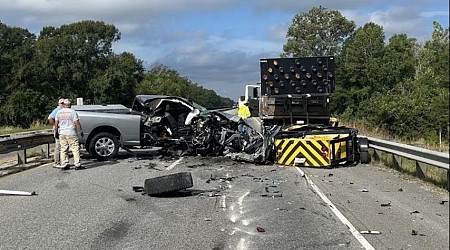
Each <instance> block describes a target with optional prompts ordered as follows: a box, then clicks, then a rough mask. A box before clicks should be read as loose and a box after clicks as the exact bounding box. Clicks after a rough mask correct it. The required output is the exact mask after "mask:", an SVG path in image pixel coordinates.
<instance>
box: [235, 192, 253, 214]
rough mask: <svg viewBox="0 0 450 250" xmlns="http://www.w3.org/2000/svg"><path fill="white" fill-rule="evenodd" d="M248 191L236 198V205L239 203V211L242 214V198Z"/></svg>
mask: <svg viewBox="0 0 450 250" xmlns="http://www.w3.org/2000/svg"><path fill="white" fill-rule="evenodd" d="M249 194H250V191H247V192H245V194H244V195H242V196H241V197H239V199H238V205H239V213H240V214H243V213H244V212H243V211H242V203H243V202H244V198H245V196H247V195H249Z"/></svg>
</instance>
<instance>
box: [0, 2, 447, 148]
mask: <svg viewBox="0 0 450 250" xmlns="http://www.w3.org/2000/svg"><path fill="white" fill-rule="evenodd" d="M433 27H434V28H433V32H432V36H431V38H429V39H428V40H427V41H425V42H423V43H419V42H418V41H417V39H416V38H413V37H408V36H407V35H406V34H394V35H392V36H391V37H389V39H386V35H385V33H384V30H383V27H382V26H380V25H378V24H375V23H371V22H370V23H366V24H364V25H363V26H361V27H356V24H355V22H354V21H352V20H348V19H347V18H345V17H344V16H342V14H341V13H340V12H339V11H337V10H328V9H326V8H324V7H322V6H319V7H314V8H312V9H311V10H309V11H307V12H301V13H298V14H297V15H295V16H294V18H293V20H292V24H291V26H290V27H289V29H288V31H287V34H286V39H287V40H286V43H285V44H284V46H283V51H284V52H283V54H282V55H281V56H282V57H301V56H327V55H334V56H335V58H336V63H337V72H336V75H337V77H336V92H335V93H334V94H333V95H332V97H331V108H332V112H333V113H334V114H335V115H337V116H338V117H340V118H342V119H343V120H347V121H358V122H360V123H364V124H367V125H368V126H370V127H372V128H374V129H383V130H386V131H388V132H389V133H390V134H391V135H392V136H394V137H400V138H404V139H411V140H415V139H420V138H425V139H426V140H429V141H430V140H431V141H434V142H436V141H437V140H438V139H439V138H438V135H439V134H441V135H442V136H443V139H444V140H446V141H448V134H449V29H448V27H447V28H444V27H442V25H441V24H439V23H438V22H434V23H433ZM120 38H121V34H120V32H119V30H118V29H117V28H115V27H114V26H113V25H110V24H105V23H104V22H99V21H81V22H77V23H73V24H68V25H62V26H61V27H44V28H43V29H42V30H41V31H40V33H39V35H38V36H36V35H35V34H33V33H30V32H29V31H28V30H26V29H23V28H18V27H10V26H8V25H6V24H3V23H1V22H0V126H5V125H10V126H21V127H25V128H26V127H29V126H30V125H31V124H32V123H33V122H34V121H39V120H45V119H46V116H47V115H48V113H49V111H50V110H52V109H53V108H54V106H55V102H56V100H57V99H58V98H60V97H68V98H72V99H74V98H76V97H83V98H84V99H85V103H87V104H104V103H120V104H124V105H125V106H130V105H131V102H132V100H133V97H134V96H135V95H136V94H162V95H176V96H182V97H186V98H189V99H191V100H193V101H195V102H197V103H199V104H201V105H203V106H206V107H217V106H225V105H231V104H232V103H233V102H234V101H233V100H230V99H229V98H224V97H221V96H219V95H217V94H216V93H215V92H214V91H212V90H208V89H205V88H203V87H202V86H200V85H198V84H197V83H193V82H192V81H190V80H189V79H187V78H186V77H183V76H181V75H180V74H179V73H178V72H177V71H176V70H174V69H171V68H169V67H167V66H165V65H153V66H152V68H150V69H148V70H146V69H144V67H143V62H142V60H140V59H138V58H136V57H135V56H134V55H133V54H132V53H129V52H123V53H121V54H116V53H114V52H113V51H112V44H113V43H114V42H116V41H118V40H120ZM255 63H257V62H255Z"/></svg>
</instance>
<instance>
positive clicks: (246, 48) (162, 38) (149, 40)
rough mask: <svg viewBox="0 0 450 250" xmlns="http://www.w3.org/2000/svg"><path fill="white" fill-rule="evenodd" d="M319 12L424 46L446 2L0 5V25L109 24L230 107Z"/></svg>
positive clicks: (46, 1)
mask: <svg viewBox="0 0 450 250" xmlns="http://www.w3.org/2000/svg"><path fill="white" fill-rule="evenodd" d="M319 5H322V6H324V7H326V8H328V9H335V10H338V11H340V12H341V13H342V14H343V15H344V16H345V17H346V18H347V19H349V20H353V21H355V23H356V25H357V27H360V26H363V25H364V24H365V23H367V22H374V23H377V24H380V25H381V26H383V28H384V31H385V33H386V38H389V37H390V36H391V35H392V34H396V33H405V34H407V35H408V36H410V37H415V38H416V39H417V40H418V41H419V42H424V41H426V40H428V39H430V37H431V32H432V28H433V26H432V22H433V20H436V21H438V22H439V23H441V24H442V25H443V26H444V27H448V25H449V23H448V22H449V21H448V20H449V3H448V0H358V1H348V0H327V1H317V0H302V1H300V0H277V1H273V0H0V22H2V23H4V24H6V25H9V26H16V27H21V28H26V29H28V30H29V31H30V32H33V33H36V34H37V33H39V31H40V30H41V29H42V27H44V26H54V27H59V26H61V25H63V24H69V23H73V22H78V21H82V20H99V21H104V22H106V23H108V24H113V25H115V26H116V27H117V28H118V29H119V30H120V32H121V33H122V39H121V40H120V41H119V42H117V43H116V44H114V50H115V51H116V52H117V53H120V52H123V51H128V52H131V53H133V54H134V55H135V56H136V57H137V58H139V59H141V60H143V61H144V64H145V66H146V67H150V66H151V65H152V64H154V63H162V64H164V65H167V66H169V67H171V68H174V69H176V70H177V71H178V72H179V73H180V74H181V75H182V76H185V77H187V78H189V79H190V80H191V81H193V82H195V83H197V84H199V85H201V86H203V87H205V88H208V89H213V90H215V91H216V92H217V93H218V94H220V95H222V96H226V97H230V98H232V99H234V100H237V99H238V97H239V96H240V95H242V94H243V91H244V85H245V84H252V83H256V82H258V81H259V59H260V58H265V57H277V56H279V55H280V53H281V52H282V48H283V44H284V43H285V42H286V38H285V35H286V31H287V29H288V27H289V26H290V25H291V22H292V18H293V17H294V16H295V15H296V14H298V13H301V12H307V11H309V10H310V9H311V8H312V7H316V6H319Z"/></svg>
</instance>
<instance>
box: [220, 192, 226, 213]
mask: <svg viewBox="0 0 450 250" xmlns="http://www.w3.org/2000/svg"><path fill="white" fill-rule="evenodd" d="M219 206H220V208H222V209H223V210H226V209H227V196H226V195H222V196H220V201H219Z"/></svg>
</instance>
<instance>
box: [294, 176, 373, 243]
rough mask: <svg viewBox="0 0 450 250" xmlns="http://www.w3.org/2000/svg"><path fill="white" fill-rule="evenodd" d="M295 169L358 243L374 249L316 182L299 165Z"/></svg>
mask: <svg viewBox="0 0 450 250" xmlns="http://www.w3.org/2000/svg"><path fill="white" fill-rule="evenodd" d="M296 169H297V170H298V172H299V173H300V174H301V175H302V176H303V177H305V179H306V181H307V182H308V183H309V185H310V186H311V187H312V188H313V189H314V191H315V192H316V193H317V194H318V195H319V196H320V198H322V200H323V201H324V202H325V203H327V204H328V207H329V208H330V209H331V211H333V213H334V214H335V215H336V216H337V217H338V218H339V219H340V220H341V221H342V223H344V225H346V226H347V227H348V229H349V230H350V232H351V233H352V234H353V236H355V238H356V239H357V240H358V241H359V243H361V245H362V246H363V247H364V249H366V250H375V248H373V246H372V245H371V244H370V243H369V242H368V241H367V240H366V238H364V237H363V236H362V235H361V234H360V233H359V232H358V230H356V228H355V227H354V226H353V225H352V223H350V221H348V220H347V218H345V216H344V215H343V214H342V213H341V211H339V209H337V208H336V207H335V206H334V204H333V203H331V201H330V200H329V199H328V197H326V196H325V194H324V193H323V192H322V191H321V190H320V189H319V188H318V187H317V186H316V184H314V183H313V182H312V180H311V179H310V178H309V177H308V176H307V175H306V174H305V173H304V172H303V170H301V169H300V168H299V167H296Z"/></svg>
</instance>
